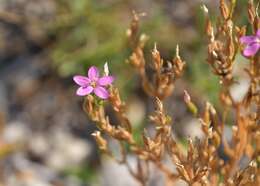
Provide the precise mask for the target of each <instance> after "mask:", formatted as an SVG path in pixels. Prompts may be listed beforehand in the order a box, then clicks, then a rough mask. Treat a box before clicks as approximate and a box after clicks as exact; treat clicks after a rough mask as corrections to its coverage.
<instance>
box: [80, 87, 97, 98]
mask: <svg viewBox="0 0 260 186" xmlns="http://www.w3.org/2000/svg"><path fill="white" fill-rule="evenodd" d="M93 89H94V88H93V87H92V86H87V87H79V88H78V90H77V95H78V96H86V95H88V94H90V93H91V92H93Z"/></svg>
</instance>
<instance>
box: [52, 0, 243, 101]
mask: <svg viewBox="0 0 260 186" xmlns="http://www.w3.org/2000/svg"><path fill="white" fill-rule="evenodd" d="M56 3H57V16H56V19H55V21H54V22H53V24H52V25H51V28H52V29H51V33H53V34H55V36H57V38H56V40H57V42H56V44H55V45H54V47H53V48H52V59H53V61H54V65H55V66H56V67H57V70H58V72H59V74H60V75H61V76H71V75H73V74H77V73H80V74H85V73H86V69H87V68H88V67H89V66H90V65H96V66H99V67H101V68H102V66H103V64H104V63H105V62H106V61H108V63H109V66H110V69H111V71H112V73H113V74H115V76H116V77H117V84H118V86H119V88H120V89H122V90H123V91H122V93H123V94H124V95H127V94H128V93H129V91H130V90H131V89H132V88H131V87H133V83H131V82H133V81H134V78H133V76H134V74H133V71H132V70H130V69H131V68H129V66H128V65H127V64H126V63H125V60H126V59H127V58H128V57H129V55H130V49H129V46H128V41H127V38H126V34H125V32H126V29H127V28H128V26H129V24H130V20H131V12H132V10H136V11H137V12H146V13H147V16H146V17H144V18H143V20H142V22H141V30H142V32H144V33H146V34H147V35H149V36H150V40H149V42H148V45H147V48H146V51H147V52H146V55H147V59H149V60H150V59H151V58H150V50H151V49H152V47H153V44H154V42H157V45H158V48H159V50H160V51H161V53H162V55H163V56H165V58H167V59H169V60H170V59H171V58H172V57H173V56H174V51H175V47H176V44H179V45H180V49H181V55H182V56H183V57H184V59H185V60H186V61H187V71H186V76H185V77H186V78H187V80H188V81H190V84H191V86H192V87H195V88H196V89H197V90H199V91H201V92H205V93H206V95H208V96H209V98H210V100H211V101H212V102H213V103H214V102H215V103H216V100H217V92H218V80H217V79H216V78H215V76H214V75H213V74H212V73H211V71H210V69H209V67H208V65H207V64H206V51H207V50H206V44H205V43H206V40H205V34H204V21H205V20H204V16H203V12H202V11H201V9H200V5H199V4H198V6H197V7H196V8H193V9H191V10H192V11H194V12H186V13H185V12H184V14H187V13H189V14H190V15H191V16H190V17H191V19H190V20H188V22H187V23H185V25H182V24H178V22H176V21H174V19H173V17H172V15H171V13H169V11H166V7H167V6H168V5H167V3H169V2H168V1H166V0H165V1H149V3H148V2H147V1H137V0H136V1H135V0H134V1H130V0H111V1H110V0H107V1H104V0H97V1H94V0H76V1H67V0H57V1H56ZM245 5H246V2H244V1H243V2H242V1H238V7H237V8H243V7H245ZM187 6H188V5H187ZM216 12H217V11H216V10H215V9H213V10H211V9H210V17H211V19H212V20H213V21H215V17H216ZM235 16H236V19H237V21H238V22H239V23H241V24H242V23H245V22H246V15H235ZM189 22H190V23H189Z"/></svg>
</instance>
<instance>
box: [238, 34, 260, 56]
mask: <svg viewBox="0 0 260 186" xmlns="http://www.w3.org/2000/svg"><path fill="white" fill-rule="evenodd" d="M240 42H241V43H242V44H245V45H246V47H245V49H244V51H243V54H244V55H245V56H247V57H249V56H254V55H255V54H256V53H257V52H258V50H259V49H260V29H258V30H257V32H256V35H251V36H243V37H241V38H240Z"/></svg>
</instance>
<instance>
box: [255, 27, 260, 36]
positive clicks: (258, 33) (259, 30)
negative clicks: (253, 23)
mask: <svg viewBox="0 0 260 186" xmlns="http://www.w3.org/2000/svg"><path fill="white" fill-rule="evenodd" d="M256 35H257V36H258V37H260V28H259V29H258V30H257V32H256Z"/></svg>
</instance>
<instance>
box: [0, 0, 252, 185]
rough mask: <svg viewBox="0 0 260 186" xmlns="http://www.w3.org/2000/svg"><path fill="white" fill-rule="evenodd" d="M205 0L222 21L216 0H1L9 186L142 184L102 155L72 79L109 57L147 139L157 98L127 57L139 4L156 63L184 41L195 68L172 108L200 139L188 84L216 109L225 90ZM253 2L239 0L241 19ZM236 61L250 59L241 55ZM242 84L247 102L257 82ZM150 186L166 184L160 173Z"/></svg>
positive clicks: (0, 109)
mask: <svg viewBox="0 0 260 186" xmlns="http://www.w3.org/2000/svg"><path fill="white" fill-rule="evenodd" d="M202 2H203V3H205V4H206V5H207V7H208V8H209V12H210V17H211V19H212V20H213V22H215V21H216V16H217V15H218V14H219V12H218V1H217V0H204V1H202V0H0V132H1V134H0V186H94V185H104V186H110V185H113V186H125V185H126V186H127V185H129V186H133V185H135V184H136V183H135V181H134V180H133V179H131V177H130V176H129V175H128V173H127V170H126V169H125V168H124V167H122V166H119V165H117V164H116V163H115V162H113V161H112V160H110V159H109V158H106V157H103V156H102V155H100V154H99V152H98V150H97V148H96V145H95V142H94V141H93V138H92V137H91V136H90V134H91V133H92V132H93V131H94V130H95V125H94V124H93V123H91V122H90V121H89V120H88V118H87V116H86V114H85V113H84V112H83V110H82V101H83V99H82V98H81V97H77V96H76V95H75V91H76V88H77V86H76V85H75V84H74V82H73V81H72V76H73V75H75V74H82V75H84V74H86V71H87V69H88V67H89V66H91V65H96V66H98V67H100V68H103V65H104V63H105V62H106V61H107V62H108V64H109V68H110V71H111V73H112V74H114V75H115V76H116V82H115V84H116V86H118V87H119V89H120V90H121V94H122V97H123V98H124V100H125V101H126V103H127V105H128V106H127V114H128V116H129V118H130V120H131V121H132V123H133V125H134V129H135V133H136V136H137V137H138V134H140V132H141V131H142V128H143V127H144V125H145V123H146V122H147V117H146V115H147V114H148V113H151V111H152V110H153V101H152V100H149V99H148V98H146V97H145V95H144V93H143V92H142V90H141V87H140V85H139V84H137V83H136V82H138V80H139V78H138V77H137V75H136V74H135V73H134V70H133V69H131V68H130V66H129V64H126V62H125V60H126V59H127V58H128V57H129V55H130V53H131V50H130V47H129V44H128V41H127V37H126V29H127V28H128V26H129V24H130V21H131V17H132V10H135V11H136V12H146V14H147V15H146V16H145V17H144V18H143V19H142V21H141V31H142V32H144V33H146V34H147V35H148V36H149V37H150V39H149V42H148V44H147V46H146V48H145V51H146V55H147V56H146V57H147V61H149V60H150V59H151V56H150V52H151V49H152V48H153V44H154V43H155V42H156V43H157V46H158V50H159V51H160V52H161V54H162V56H163V57H164V58H165V59H168V60H171V59H172V58H173V57H174V54H175V47H176V45H177V44H179V45H180V54H181V56H182V57H183V59H184V60H185V61H186V63H187V66H186V71H185V74H184V77H183V78H182V79H181V80H179V81H178V82H177V85H176V89H175V92H174V93H173V95H172V96H171V97H170V98H169V100H168V101H167V103H166V107H167V110H168V113H169V114H170V115H172V116H173V122H174V129H175V130H174V135H175V136H176V137H177V138H179V139H180V140H182V139H184V138H185V137H187V136H192V137H195V136H197V137H200V136H201V135H202V132H201V131H200V129H199V124H198V123H197V122H196V121H195V120H193V119H192V117H191V115H190V114H189V112H188V111H187V109H186V107H185V105H184V103H183V90H184V89H187V90H188V91H189V92H190V94H191V95H192V98H193V100H194V102H195V103H197V104H198V105H200V106H201V105H203V104H204V103H205V101H206V100H209V101H211V102H212V103H214V104H215V105H216V107H217V108H218V103H217V100H218V90H219V85H218V79H217V78H216V77H214V75H213V74H212V73H211V71H210V69H209V67H208V65H207V64H206V37H205V33H204V22H205V19H204V16H203V15H204V14H203V12H202V10H201V8H200V6H201V3H202ZM245 7H246V1H242V0H241V1H238V7H237V9H239V10H244V11H238V13H237V14H235V20H236V21H237V23H238V24H239V25H243V24H246V23H247V18H246V8H245ZM242 12H244V13H242ZM237 61H238V62H237V63H238V64H239V65H242V66H243V65H246V61H245V60H244V59H243V58H242V57H241V56H238V58H237ZM237 73H240V71H239V70H238V71H237ZM240 82H242V83H240V84H238V85H236V87H234V91H233V94H234V96H236V97H237V98H238V99H239V98H240V97H241V94H242V93H243V90H245V88H246V87H247V85H248V79H247V78H246V77H244V76H242V79H241V81H240ZM108 112H109V108H108ZM229 132H230V130H229V129H227V135H228V134H229ZM183 143H184V146H185V140H183ZM111 145H112V146H113V143H111ZM115 177H116V179H115ZM155 178H156V177H155ZM151 185H162V184H161V183H160V179H159V178H158V179H154V180H153V181H152V182H151Z"/></svg>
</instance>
